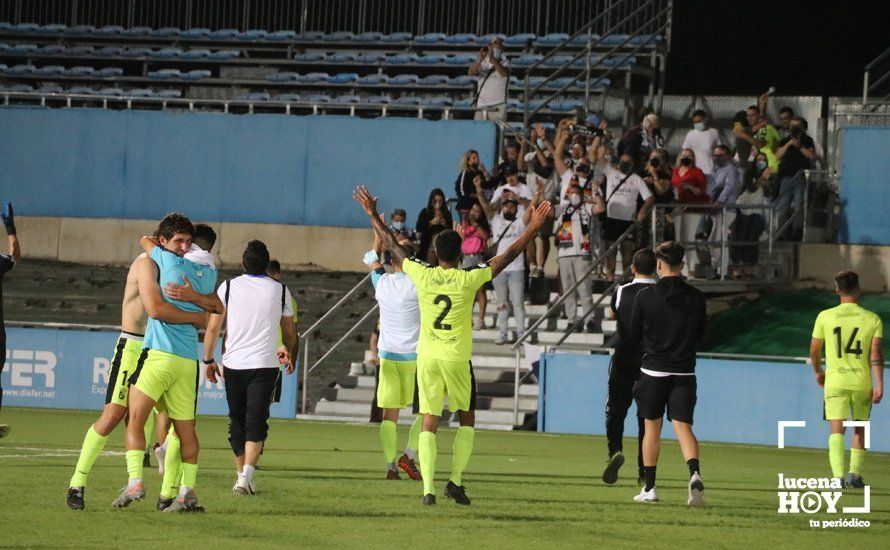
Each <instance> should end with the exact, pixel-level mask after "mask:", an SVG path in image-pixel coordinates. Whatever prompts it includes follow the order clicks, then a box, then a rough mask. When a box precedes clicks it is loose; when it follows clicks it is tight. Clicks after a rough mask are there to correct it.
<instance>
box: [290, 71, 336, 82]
mask: <svg viewBox="0 0 890 550" xmlns="http://www.w3.org/2000/svg"><path fill="white" fill-rule="evenodd" d="M329 76H330V75H328V73H308V74H304V75H300V76H299V77H297V82H299V83H301V84H313V83H316V82H327V80H328V77H329Z"/></svg>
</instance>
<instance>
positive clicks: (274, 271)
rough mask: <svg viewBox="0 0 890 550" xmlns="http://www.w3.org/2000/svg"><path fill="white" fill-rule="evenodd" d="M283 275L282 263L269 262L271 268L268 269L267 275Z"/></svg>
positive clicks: (276, 261)
mask: <svg viewBox="0 0 890 550" xmlns="http://www.w3.org/2000/svg"><path fill="white" fill-rule="evenodd" d="M279 273H281V262H279V261H278V260H269V266H268V267H266V275H268V276H269V277H271V276H273V275H278V274H279Z"/></svg>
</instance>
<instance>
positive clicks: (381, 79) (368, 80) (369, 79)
mask: <svg viewBox="0 0 890 550" xmlns="http://www.w3.org/2000/svg"><path fill="white" fill-rule="evenodd" d="M388 82H389V76H387V75H385V74H369V75H365V76H363V77H361V78H359V79H358V83H359V84H386V83H388Z"/></svg>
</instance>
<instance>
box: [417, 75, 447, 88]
mask: <svg viewBox="0 0 890 550" xmlns="http://www.w3.org/2000/svg"><path fill="white" fill-rule="evenodd" d="M417 83H418V84H420V85H421V86H441V85H442V84H448V77H447V76H446V75H444V74H431V75H429V76H425V77H423V78H421V79H420V80H418V81H417Z"/></svg>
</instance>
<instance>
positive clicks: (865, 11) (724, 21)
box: [665, 0, 890, 96]
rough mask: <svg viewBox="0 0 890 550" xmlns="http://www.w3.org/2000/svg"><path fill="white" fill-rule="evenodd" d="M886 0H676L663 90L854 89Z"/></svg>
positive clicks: (889, 14)
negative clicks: (664, 88) (771, 87)
mask: <svg viewBox="0 0 890 550" xmlns="http://www.w3.org/2000/svg"><path fill="white" fill-rule="evenodd" d="M888 47H890V0H870V1H866V0H772V1H764V0H749V1H729V0H675V2H674V18H673V30H672V38H671V51H670V54H669V56H668V68H667V83H666V90H665V91H666V93H668V94H678V95H692V94H694V95H706V94H714V95H754V94H757V93H759V92H762V91H765V90H766V89H767V88H768V87H769V86H771V85H772V86H775V87H776V93H777V94H778V95H821V96H857V95H860V94H861V93H862V73H863V69H864V68H865V65H866V64H868V62H869V61H871V60H872V59H874V58H875V57H877V56H878V54H880V53H881V52H882V51H884V50H885V49H887V48H888Z"/></svg>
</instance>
